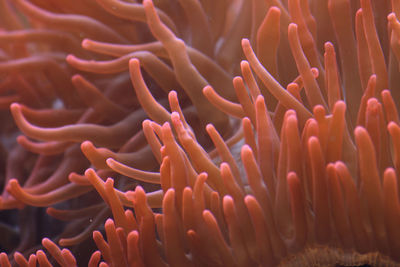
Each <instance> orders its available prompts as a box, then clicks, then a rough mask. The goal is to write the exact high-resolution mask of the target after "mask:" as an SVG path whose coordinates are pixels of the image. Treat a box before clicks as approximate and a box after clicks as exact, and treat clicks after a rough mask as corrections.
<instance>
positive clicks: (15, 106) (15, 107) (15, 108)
mask: <svg viewBox="0 0 400 267" xmlns="http://www.w3.org/2000/svg"><path fill="white" fill-rule="evenodd" d="M10 110H11V112H13V113H14V112H19V111H21V105H20V104H18V103H12V104H11V105H10Z"/></svg>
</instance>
